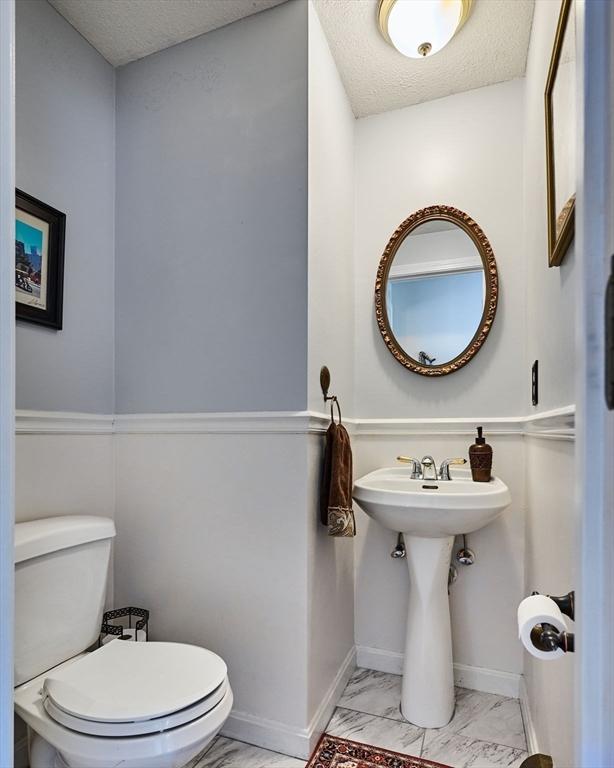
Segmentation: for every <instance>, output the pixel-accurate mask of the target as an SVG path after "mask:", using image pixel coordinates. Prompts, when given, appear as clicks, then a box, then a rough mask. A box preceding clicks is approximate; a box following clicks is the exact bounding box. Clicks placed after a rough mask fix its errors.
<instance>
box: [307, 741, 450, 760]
mask: <svg viewBox="0 0 614 768" xmlns="http://www.w3.org/2000/svg"><path fill="white" fill-rule="evenodd" d="M307 768H450V766H446V765H442V764H441V763H433V762H432V761H431V760H423V759H422V758H421V757H411V756H410V755H401V754H400V753H399V752H390V750H388V749H380V748H379V747H372V746H370V745H369V744H358V742H356V741H349V740H348V739H340V738H339V737H338V736H329V735H328V734H327V733H325V734H324V736H322V738H321V739H320V743H319V744H318V746H317V747H316V749H315V752H314V753H313V755H312V756H311V758H310V760H309V762H308V763H307Z"/></svg>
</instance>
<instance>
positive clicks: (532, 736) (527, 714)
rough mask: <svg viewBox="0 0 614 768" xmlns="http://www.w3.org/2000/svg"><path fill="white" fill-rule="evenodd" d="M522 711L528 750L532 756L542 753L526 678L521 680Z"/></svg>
mask: <svg viewBox="0 0 614 768" xmlns="http://www.w3.org/2000/svg"><path fill="white" fill-rule="evenodd" d="M519 698H520V711H521V713H522V722H523V723H524V732H525V736H526V737H527V750H528V752H529V754H530V755H537V754H540V753H541V749H540V748H539V743H538V740H537V731H536V729H535V723H534V721H533V716H532V715H531V706H530V704H529V692H528V691H527V684H526V682H525V679H524V677H523V678H522V679H521V680H520V697H519Z"/></svg>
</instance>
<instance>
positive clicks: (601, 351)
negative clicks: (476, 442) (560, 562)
mask: <svg viewBox="0 0 614 768" xmlns="http://www.w3.org/2000/svg"><path fill="white" fill-rule="evenodd" d="M576 12H577V17H576V19H577V27H576V30H577V38H576V39H577V51H578V55H577V61H578V65H579V66H578V94H580V95H581V99H580V101H579V103H580V110H579V111H580V115H579V130H578V145H577V146H578V152H577V157H578V161H579V162H578V196H577V200H578V206H577V208H576V211H577V213H576V216H577V219H576V220H577V229H576V257H577V260H578V263H577V274H578V279H577V308H578V318H577V324H576V325H577V338H576V344H577V358H578V359H577V366H576V371H577V373H576V392H577V419H576V432H577V438H576V450H577V462H576V464H577V486H576V487H577V494H576V496H577V498H576V502H577V533H578V545H579V546H578V550H577V551H578V558H579V562H578V564H577V571H578V574H577V575H578V582H577V589H578V601H577V603H578V611H577V614H578V615H577V635H578V643H577V650H578V653H577V665H576V696H575V699H576V701H575V723H576V725H575V728H576V733H575V744H576V765H578V766H581V767H582V768H611V766H612V765H613V761H614V597H613V596H614V480H613V475H614V472H613V469H614V412H609V411H608V410H607V409H606V405H605V397H604V394H605V393H604V379H605V375H604V371H605V344H604V340H605V339H604V337H605V333H604V330H605V329H604V302H605V287H606V282H607V278H608V276H609V274H610V257H611V255H612V254H614V158H613V151H614V141H613V131H614V118H613V109H614V96H613V92H612V88H613V86H614V56H613V54H612V51H611V48H612V44H613V43H614V7H613V5H612V3H611V2H602V1H600V0H597V1H596V0H581V1H580V0H578V2H577V3H576ZM570 565H571V564H570ZM569 706H573V705H572V703H571V702H569Z"/></svg>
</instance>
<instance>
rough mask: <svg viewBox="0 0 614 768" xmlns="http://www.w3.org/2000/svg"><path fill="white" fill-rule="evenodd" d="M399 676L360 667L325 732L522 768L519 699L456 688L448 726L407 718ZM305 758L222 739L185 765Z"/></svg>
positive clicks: (289, 765)
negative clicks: (401, 706)
mask: <svg viewBox="0 0 614 768" xmlns="http://www.w3.org/2000/svg"><path fill="white" fill-rule="evenodd" d="M400 697H401V678H400V676H399V675H391V674H387V673H384V672H375V671H373V670H368V669H357V670H355V672H354V674H353V675H352V677H351V679H350V681H349V683H348V685H347V687H346V689H345V691H344V693H343V696H342V697H341V699H340V701H339V704H338V706H337V709H336V710H335V712H334V714H333V716H332V718H331V720H330V723H329V724H328V727H327V728H326V732H327V733H330V734H331V735H333V736H341V737H343V738H346V739H352V740H353V741H359V742H364V743H366V744H372V745H374V746H378V747H383V748H384V749H391V750H394V751H395V752H402V753H404V754H408V755H414V756H416V757H424V758H428V759H430V760H433V761H435V762H438V763H444V764H445V765H450V766H452V767H453V768H501V767H503V766H505V767H506V768H519V766H520V764H521V763H522V761H523V760H524V759H525V758H526V757H527V751H526V749H527V745H526V738H525V733H524V727H523V723H522V716H521V714H520V705H519V703H518V700H517V699H510V698H506V697H504V696H496V695H494V694H492V693H480V692H479V691H471V690H469V689H467V688H457V689H456V711H455V713H454V717H453V718H452V721H451V722H450V723H448V725H446V726H445V727H444V728H437V729H424V728H418V727H416V726H414V725H411V724H410V723H408V722H406V721H405V720H404V719H403V717H402V715H401V712H400V710H399V700H400ZM305 765H306V762H305V761H304V760H298V759H297V758H295V757H287V756H286V755H281V754H279V753H277V752H270V751H268V750H266V749H261V748H260V747H254V746H251V745H250V744H244V743H242V742H239V741H233V740H231V739H227V738H224V737H223V736H220V737H218V738H217V739H216V740H215V741H214V742H213V743H212V744H211V745H210V746H209V747H208V748H207V750H205V752H204V753H203V754H201V755H199V756H198V757H197V758H195V759H194V760H193V761H192V762H191V763H190V764H189V765H188V766H186V768H304V766H305Z"/></svg>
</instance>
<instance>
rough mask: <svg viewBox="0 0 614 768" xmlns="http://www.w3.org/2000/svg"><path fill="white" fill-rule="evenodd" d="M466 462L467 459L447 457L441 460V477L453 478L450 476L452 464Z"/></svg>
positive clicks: (444, 478) (443, 478) (442, 478)
mask: <svg viewBox="0 0 614 768" xmlns="http://www.w3.org/2000/svg"><path fill="white" fill-rule="evenodd" d="M466 463H467V459H445V460H444V461H442V462H441V467H440V468H439V479H440V480H451V479H452V478H451V477H450V465H453V464H466Z"/></svg>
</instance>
